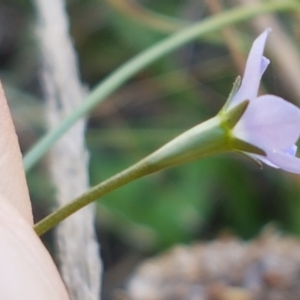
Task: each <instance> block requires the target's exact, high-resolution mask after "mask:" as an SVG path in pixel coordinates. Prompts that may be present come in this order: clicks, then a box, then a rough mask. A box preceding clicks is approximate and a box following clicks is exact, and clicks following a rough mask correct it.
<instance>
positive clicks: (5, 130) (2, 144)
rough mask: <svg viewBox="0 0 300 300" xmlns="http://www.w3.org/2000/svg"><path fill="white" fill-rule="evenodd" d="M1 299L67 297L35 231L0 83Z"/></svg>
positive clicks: (17, 150) (11, 125) (26, 189)
mask: <svg viewBox="0 0 300 300" xmlns="http://www.w3.org/2000/svg"><path fill="white" fill-rule="evenodd" d="M0 111H1V118H0V136H1V138H0V299H10V300H14V299H16V300H17V299H25V300H26V299H28V300H29V299H30V300H35V299H36V300H40V299H49V300H50V299H51V300H52V299H58V300H68V299H69V297H68V294H67V291H66V288H65V286H64V284H63V282H62V280H61V277H60V275H59V273H58V271H57V268H56V266H55V264H54V262H53V260H52V258H51V256H50V255H49V253H48V251H47V249H46V248H45V247H44V245H43V244H42V242H41V240H40V239H39V237H38V236H37V235H36V233H35V231H34V230H33V220H32V211H31V203H30V199H29V194H28V188H27V184H26V179H25V175H24V170H23V165H22V156H21V153H20V148H19V144H18V140H17V137H16V134H15V129H14V126H13V123H12V119H11V115H10V112H9V109H8V106H7V102H6V98H5V95H4V92H3V89H2V86H1V85H0Z"/></svg>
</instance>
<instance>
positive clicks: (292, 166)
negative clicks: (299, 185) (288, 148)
mask: <svg viewBox="0 0 300 300" xmlns="http://www.w3.org/2000/svg"><path fill="white" fill-rule="evenodd" d="M266 153H267V159H268V160H269V161H270V162H271V163H272V164H274V165H276V166H278V167H279V168H281V169H282V170H285V171H288V172H291V173H296V174H300V159H299V158H298V157H295V156H293V155H290V154H288V153H286V152H284V151H275V150H273V151H266Z"/></svg>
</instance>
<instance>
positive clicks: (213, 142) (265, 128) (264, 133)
mask: <svg viewBox="0 0 300 300" xmlns="http://www.w3.org/2000/svg"><path fill="white" fill-rule="evenodd" d="M269 33H270V29H266V30H265V31H264V32H263V33H262V34H261V35H260V36H259V37H258V38H257V39H256V40H255V41H254V43H253V45H252V48H251V50H250V53H249V57H248V60H247V64H246V69H245V73H244V76H243V79H242V80H240V78H238V79H237V81H236V82H235V84H234V86H233V90H232V92H231V93H230V95H229V98H228V100H227V102H226V103H225V105H224V107H223V108H222V109H221V111H220V112H219V114H218V115H217V116H215V117H213V118H212V119H209V120H207V121H205V122H203V123H201V124H199V125H197V126H195V127H193V128H192V129H190V130H188V131H186V132H184V133H183V134H181V135H179V136H178V137H176V138H175V139H173V140H172V141H170V142H169V143H167V144H166V145H164V146H163V147H161V148H160V149H158V150H157V151H155V152H154V153H152V154H151V155H149V156H147V157H146V158H144V159H143V160H141V161H140V162H138V163H137V164H135V165H133V166H131V167H130V168H128V169H126V170H124V171H123V172H121V173H119V174H117V175H115V176H113V177H111V178H109V179H107V180H106V181H104V182H102V183H100V184H99V185H97V186H95V187H93V188H92V189H91V190H89V191H87V192H86V193H84V194H83V195H81V196H80V197H78V198H77V199H75V200H74V201H72V202H71V203H69V204H67V205H66V206H64V207H62V208H61V209H59V210H58V211H56V212H54V213H53V214H51V215H49V216H48V217H47V218H45V219H44V220H42V221H41V222H40V223H38V224H37V225H36V226H35V229H36V232H37V233H38V234H43V233H44V232H46V231H47V230H48V229H50V228H52V227H53V226H55V225H56V224H57V223H58V222H60V221H61V220H63V219H65V218H66V217H68V216H69V215H71V214H72V213H74V212H75V211H77V210H79V209H80V208H82V207H83V206H85V205H87V204H89V203H91V202H92V201H95V200H96V199H98V198H99V197H101V196H103V195H105V194H107V193H108V192H110V191H112V190H114V189H116V188H118V187H120V186H122V185H125V184H126V183H129V182H131V181H133V180H135V179H137V178H140V177H143V176H145V175H148V174H151V173H154V172H157V171H159V170H162V169H165V168H168V167H172V166H176V165H179V164H183V163H187V162H190V161H193V160H195V159H199V158H203V157H205V156H208V155H213V154H218V153H220V152H227V151H235V152H241V153H244V154H246V155H247V156H249V157H251V158H252V159H254V160H256V161H258V162H259V163H260V162H264V163H266V164H268V165H270V166H273V167H275V168H281V169H283V170H286V171H289V172H294V173H300V159H299V158H296V157H295V153H296V150H297V146H296V145H295V143H296V141H297V140H298V138H299V135H300V109H299V108H297V107H296V106H295V105H293V104H291V103H289V102H287V101H285V100H284V99H282V98H280V97H277V96H274V95H263V96H257V94H258V88H259V84H260V80H261V77H262V75H263V73H264V71H265V70H266V68H267V66H268V64H269V62H270V61H269V60H268V59H267V58H265V57H264V56H263V51H264V47H265V43H266V40H267V37H268V35H269Z"/></svg>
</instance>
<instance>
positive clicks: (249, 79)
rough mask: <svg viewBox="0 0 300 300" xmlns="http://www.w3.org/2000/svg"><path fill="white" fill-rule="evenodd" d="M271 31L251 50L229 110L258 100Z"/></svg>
mask: <svg viewBox="0 0 300 300" xmlns="http://www.w3.org/2000/svg"><path fill="white" fill-rule="evenodd" d="M270 31H271V29H270V28H268V29H266V30H265V31H264V32H263V33H262V34H261V35H260V36H259V37H258V38H257V39H256V40H255V41H254V43H253V45H252V48H251V50H250V53H249V56H248V59H247V63H246V68H245V72H244V76H243V80H242V84H241V87H240V88H239V90H238V91H237V93H236V95H235V96H234V97H233V99H232V101H231V103H230V105H229V108H232V107H233V106H235V105H237V104H239V103H240V102H241V101H244V100H252V99H253V98H256V96H257V93H258V88H259V83H260V79H261V76H262V75H263V73H264V72H265V70H266V68H267V66H268V64H269V62H270V61H269V60H268V59H267V58H266V57H264V56H263V52H264V48H265V43H266V40H267V37H268V35H269V33H270Z"/></svg>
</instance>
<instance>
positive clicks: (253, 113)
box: [224, 29, 300, 173]
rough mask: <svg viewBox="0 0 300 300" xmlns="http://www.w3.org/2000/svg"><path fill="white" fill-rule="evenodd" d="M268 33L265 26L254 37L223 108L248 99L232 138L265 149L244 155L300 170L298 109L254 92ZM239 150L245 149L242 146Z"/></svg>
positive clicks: (265, 61) (264, 60) (264, 63)
mask: <svg viewBox="0 0 300 300" xmlns="http://www.w3.org/2000/svg"><path fill="white" fill-rule="evenodd" d="M269 33H270V29H267V30H265V31H264V32H263V33H262V34H261V35H260V36H259V37H258V38H257V39H256V40H255V41H254V43H253V45H252V48H251V50H250V53H249V56H248V60H247V64H246V69H245V73H244V76H243V79H242V83H241V86H240V87H239V89H238V90H237V91H236V93H235V94H234V95H233V96H232V97H231V99H230V100H229V102H228V103H227V104H226V106H225V108H224V110H225V114H226V111H229V110H231V109H232V108H234V107H235V106H236V105H238V104H240V103H242V102H243V101H245V100H249V105H248V107H247V109H246V110H245V112H244V114H243V115H242V117H241V118H240V120H239V121H238V122H237V124H236V125H235V126H234V127H233V129H232V132H231V136H232V139H233V140H234V139H238V140H241V141H245V142H246V143H248V144H251V145H253V146H255V147H257V148H259V149H261V150H262V151H263V152H264V153H265V156H262V155H257V154H253V153H247V152H246V154H247V155H250V156H252V157H254V158H258V159H259V160H261V161H263V162H264V163H266V164H268V165H271V166H273V167H276V168H281V169H283V170H286V171H289V172H293V173H300V159H299V158H297V157H295V154H296V151H297V146H296V145H295V143H296V142H297V140H298V139H299V136H300V109H299V108H297V107H296V106H295V105H293V104H291V103H289V102H287V101H286V100H284V99H282V98H280V97H277V96H273V95H263V96H257V93H258V88H259V83H260V80H261V77H262V75H263V73H264V71H265V70H266V68H267V66H268V64H269V60H268V59H267V58H265V57H264V56H263V51H264V47H265V43H266V39H267V37H268V35H269ZM236 150H242V149H236ZM242 151H243V152H245V151H244V149H243V150H242Z"/></svg>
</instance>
